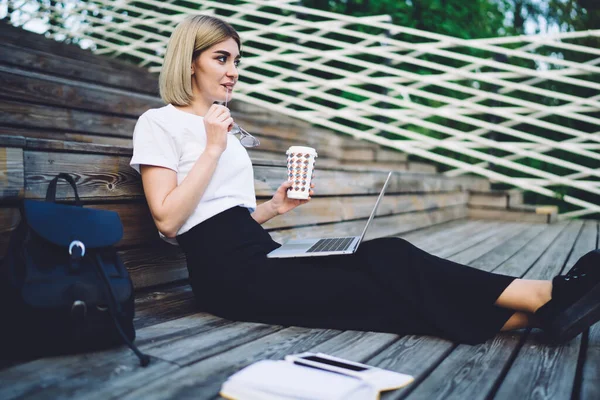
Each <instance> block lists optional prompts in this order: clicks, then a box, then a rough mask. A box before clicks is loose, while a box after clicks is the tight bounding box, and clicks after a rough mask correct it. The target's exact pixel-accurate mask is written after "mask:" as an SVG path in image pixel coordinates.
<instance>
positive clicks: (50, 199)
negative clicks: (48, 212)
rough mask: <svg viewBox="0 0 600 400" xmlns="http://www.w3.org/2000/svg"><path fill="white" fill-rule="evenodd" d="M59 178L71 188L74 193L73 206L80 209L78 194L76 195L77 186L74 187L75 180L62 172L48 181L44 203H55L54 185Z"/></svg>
mask: <svg viewBox="0 0 600 400" xmlns="http://www.w3.org/2000/svg"><path fill="white" fill-rule="evenodd" d="M61 178H62V179H64V180H65V181H67V182H68V183H69V184H70V185H71V187H72V188H73V191H74V192H75V205H76V206H78V207H82V206H83V204H82V203H81V199H80V198H79V193H77V185H75V180H74V179H73V177H71V175H69V174H66V173H64V172H61V173H60V174H58V175H56V176H55V177H54V179H52V180H51V181H50V184H49V185H48V190H47V191H46V201H48V202H51V203H56V185H57V183H58V180H59V179H61Z"/></svg>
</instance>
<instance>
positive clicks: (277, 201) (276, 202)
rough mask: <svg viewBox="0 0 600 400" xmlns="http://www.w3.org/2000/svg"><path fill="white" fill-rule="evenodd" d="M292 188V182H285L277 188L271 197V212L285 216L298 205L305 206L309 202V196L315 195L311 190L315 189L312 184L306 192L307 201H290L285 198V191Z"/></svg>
mask: <svg viewBox="0 0 600 400" xmlns="http://www.w3.org/2000/svg"><path fill="white" fill-rule="evenodd" d="M290 186H292V182H290V181H286V182H283V183H282V184H281V186H279V189H277V191H276V192H275V195H273V198H272V199H271V206H272V207H273V210H275V211H276V212H277V214H278V215H281V214H285V213H286V212H288V211H290V210H293V209H294V208H296V207H298V206H299V205H302V204H306V203H308V202H309V201H310V199H311V196H312V195H313V194H314V193H315V192H314V191H313V190H312V189H313V188H314V187H315V184H314V183H311V184H310V187H311V189H310V191H309V192H308V199H306V200H298V199H290V198H288V197H287V190H288V188H289V187H290Z"/></svg>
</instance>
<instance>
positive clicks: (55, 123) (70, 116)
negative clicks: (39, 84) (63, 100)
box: [0, 98, 136, 138]
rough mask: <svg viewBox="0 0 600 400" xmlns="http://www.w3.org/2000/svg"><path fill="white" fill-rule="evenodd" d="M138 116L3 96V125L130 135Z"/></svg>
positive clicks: (0, 100) (0, 113) (0, 119)
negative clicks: (129, 116) (132, 116)
mask: <svg viewBox="0 0 600 400" xmlns="http://www.w3.org/2000/svg"><path fill="white" fill-rule="evenodd" d="M135 122H136V118H123V117H116V116H110V115H104V114H97V113H92V112H87V111H78V110H72V109H67V108H61V107H50V106H44V105H37V104H30V103H24V102H22V101H16V100H10V99H5V98H0V125H15V126H19V127H25V128H36V129H38V128H44V129H52V130H57V129H58V130H68V131H73V132H84V133H96V134H104V135H109V136H120V137H126V138H130V137H132V135H133V128H134V127H135Z"/></svg>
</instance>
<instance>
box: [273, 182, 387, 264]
mask: <svg viewBox="0 0 600 400" xmlns="http://www.w3.org/2000/svg"><path fill="white" fill-rule="evenodd" d="M391 176H392V173H391V172H390V173H389V174H388V176H387V179H386V180H385V183H384V184H383V188H381V192H380V193H379V197H378V198H377V201H376V202H375V206H373V211H371V215H370V216H369V219H368V220H367V223H366V224H365V227H364V229H363V231H362V234H361V235H360V236H348V237H335V238H317V239H296V240H290V241H289V242H286V243H284V244H283V245H282V246H281V247H279V248H277V249H275V250H273V251H272V252H270V253H269V254H267V257H269V258H290V257H318V256H333V255H341V254H352V253H355V252H356V250H357V249H358V246H359V245H360V243H361V242H362V240H363V238H364V237H365V233H366V232H367V229H368V228H369V224H370V223H371V221H373V218H374V217H375V213H376V212H377V207H379V203H381V199H382V198H383V194H384V193H385V189H386V188H387V186H388V183H389V182H390V178H391Z"/></svg>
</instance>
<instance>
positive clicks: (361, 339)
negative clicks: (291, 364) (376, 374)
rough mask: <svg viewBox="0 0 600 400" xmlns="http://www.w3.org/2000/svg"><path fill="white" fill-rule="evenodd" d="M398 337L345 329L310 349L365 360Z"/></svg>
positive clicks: (358, 360) (357, 360) (360, 360)
mask: <svg viewBox="0 0 600 400" xmlns="http://www.w3.org/2000/svg"><path fill="white" fill-rule="evenodd" d="M398 339H399V336H398V335H396V334H392V333H379V332H361V331H344V332H342V333H341V334H339V335H337V336H335V337H333V338H331V339H329V340H327V341H325V342H323V343H320V344H318V345H317V346H315V347H313V348H312V349H310V351H312V352H315V353H318V352H320V353H326V354H331V355H332V356H336V357H341V358H345V359H347V360H353V361H356V362H363V361H364V360H368V359H370V358H372V357H373V356H375V355H376V354H378V353H379V352H380V351H382V350H383V349H385V348H386V347H387V346H389V345H390V344H392V343H393V342H395V341H397V340H398Z"/></svg>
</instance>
